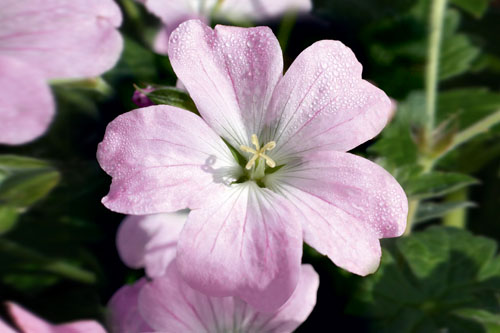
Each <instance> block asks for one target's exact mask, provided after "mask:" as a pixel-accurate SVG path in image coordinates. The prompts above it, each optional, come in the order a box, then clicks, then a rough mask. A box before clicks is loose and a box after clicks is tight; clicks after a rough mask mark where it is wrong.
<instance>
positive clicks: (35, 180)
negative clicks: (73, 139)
mask: <svg viewBox="0 0 500 333" xmlns="http://www.w3.org/2000/svg"><path fill="white" fill-rule="evenodd" d="M0 173H1V174H2V179H1V181H0V204H6V205H8V206H10V207H16V208H18V209H24V208H27V207H29V206H30V205H32V204H33V203H35V202H36V201H38V200H40V199H41V198H43V197H45V196H46V195H47V194H48V193H49V192H50V191H51V190H52V189H53V188H54V187H55V186H56V185H57V184H58V183H59V180H60V174H59V172H58V171H57V170H55V169H54V168H53V167H52V166H51V165H50V164H49V163H48V162H45V161H41V160H37V159H34V158H29V157H21V156H14V155H3V156H0Z"/></svg>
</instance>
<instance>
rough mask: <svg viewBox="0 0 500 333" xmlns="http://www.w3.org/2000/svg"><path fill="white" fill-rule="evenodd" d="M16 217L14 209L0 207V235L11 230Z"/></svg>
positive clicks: (16, 213)
mask: <svg viewBox="0 0 500 333" xmlns="http://www.w3.org/2000/svg"><path fill="white" fill-rule="evenodd" d="M18 217H19V213H18V211H17V209H15V208H14V207H9V206H0V235H2V234H5V233H6V232H8V231H9V230H10V229H12V228H13V227H14V225H15V224H16V222H17V218H18Z"/></svg>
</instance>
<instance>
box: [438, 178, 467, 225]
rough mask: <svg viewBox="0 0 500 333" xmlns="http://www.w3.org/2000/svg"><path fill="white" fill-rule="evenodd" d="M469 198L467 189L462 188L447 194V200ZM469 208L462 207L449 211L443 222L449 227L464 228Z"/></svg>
mask: <svg viewBox="0 0 500 333" xmlns="http://www.w3.org/2000/svg"><path fill="white" fill-rule="evenodd" d="M465 200H467V189H466V188H462V189H460V190H458V191H456V192H454V193H451V194H449V195H448V196H446V201H465ZM466 213H467V208H466V207H464V208H460V209H456V210H454V211H451V212H449V213H448V214H446V215H445V216H444V218H443V224H444V225H446V226H449V227H455V228H460V229H463V228H465V218H466Z"/></svg>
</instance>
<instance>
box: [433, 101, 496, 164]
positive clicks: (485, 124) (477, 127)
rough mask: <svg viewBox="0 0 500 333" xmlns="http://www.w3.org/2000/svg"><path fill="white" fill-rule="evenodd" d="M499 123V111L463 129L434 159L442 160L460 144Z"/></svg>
mask: <svg viewBox="0 0 500 333" xmlns="http://www.w3.org/2000/svg"><path fill="white" fill-rule="evenodd" d="M499 123H500V110H498V111H496V112H495V113H492V114H491V115H489V116H488V117H486V118H483V119H481V120H480V121H478V122H477V123H475V124H474V125H472V126H469V127H467V128H466V129H464V130H463V131H460V132H458V133H457V134H456V135H455V137H454V138H453V141H452V142H451V144H450V145H449V146H448V148H446V150H445V151H444V152H442V153H441V154H440V155H439V156H438V157H436V160H438V159H440V158H442V157H443V156H445V155H446V154H447V153H448V152H450V151H452V150H453V149H455V148H456V147H458V146H460V145H461V144H463V143H465V142H467V141H469V140H471V139H473V138H474V137H476V136H478V135H480V134H483V133H486V132H487V131H488V130H489V129H490V128H491V127H493V126H495V125H497V124H499Z"/></svg>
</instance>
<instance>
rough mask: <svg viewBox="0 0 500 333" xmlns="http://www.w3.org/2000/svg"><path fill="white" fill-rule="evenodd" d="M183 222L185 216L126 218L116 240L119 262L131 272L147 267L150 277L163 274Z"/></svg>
mask: <svg viewBox="0 0 500 333" xmlns="http://www.w3.org/2000/svg"><path fill="white" fill-rule="evenodd" d="M186 219H187V213H186V212H180V213H170V214H169V213H165V214H155V215H145V216H128V217H127V218H125V220H124V221H123V222H122V224H121V225H120V227H119V229H118V233H117V237H116V246H117V247H118V253H119V254H120V258H121V259H122V260H123V262H124V263H125V264H126V265H127V266H129V267H131V268H136V269H137V268H142V267H146V273H147V275H148V276H149V277H153V278H154V277H158V276H161V275H163V274H165V270H166V269H167V266H168V264H169V263H170V262H171V261H172V260H173V259H174V258H175V254H176V248H177V240H178V239H179V234H180V232H181V230H182V227H183V226H184V222H186Z"/></svg>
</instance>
